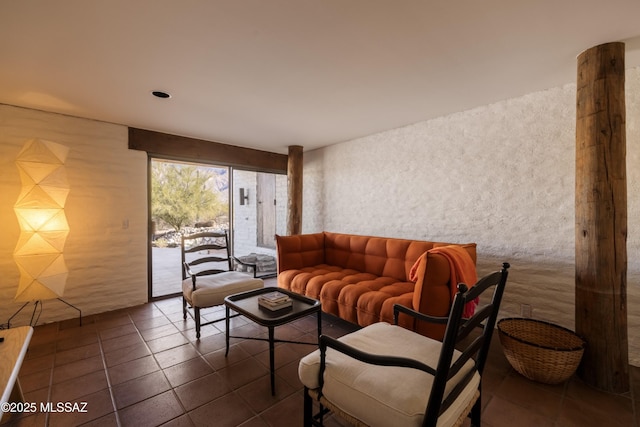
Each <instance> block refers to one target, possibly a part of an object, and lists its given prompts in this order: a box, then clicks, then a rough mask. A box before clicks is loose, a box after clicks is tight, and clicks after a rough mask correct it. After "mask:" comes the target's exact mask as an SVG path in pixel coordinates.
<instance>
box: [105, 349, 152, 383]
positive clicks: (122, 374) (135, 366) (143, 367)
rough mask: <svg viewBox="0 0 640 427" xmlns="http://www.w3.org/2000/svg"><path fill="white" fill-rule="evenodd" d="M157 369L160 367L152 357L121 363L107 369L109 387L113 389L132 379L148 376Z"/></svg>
mask: <svg viewBox="0 0 640 427" xmlns="http://www.w3.org/2000/svg"><path fill="white" fill-rule="evenodd" d="M159 369H160V367H159V366H158V364H157V363H156V360H155V359H154V358H153V356H146V357H141V358H139V359H135V360H132V361H130V362H125V363H121V364H119V365H116V366H114V367H111V368H109V378H110V379H111V386H112V387H113V386H115V385H116V384H120V383H123V382H125V381H129V380H131V379H133V378H138V377H141V376H143V375H147V374H150V373H151V372H155V371H157V370H159Z"/></svg>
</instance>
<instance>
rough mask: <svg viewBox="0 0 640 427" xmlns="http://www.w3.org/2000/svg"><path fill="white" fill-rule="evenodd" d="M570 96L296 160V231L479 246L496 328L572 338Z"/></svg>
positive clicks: (638, 122) (632, 166)
mask: <svg viewBox="0 0 640 427" xmlns="http://www.w3.org/2000/svg"><path fill="white" fill-rule="evenodd" d="M575 91H576V88H575V84H567V85H565V86H562V87H558V88H553V89H550V90H546V91H543V92H538V93H532V94H528V95H526V96H522V97H520V98H515V99H510V100H505V101H503V102H498V103H495V104H492V105H487V106H483V107H480V108H476V109H473V110H470V111H465V112H460V113H456V114H452V115H450V116H446V117H441V118H438V119H435V120H429V121H424V122H421V123H416V124H413V125H410V126H406V127H403V128H399V129H393V130H389V131H386V132H383V133H379V134H376V135H371V136H368V137H366V138H360V139H357V140H353V141H349V142H345V143H341V144H336V145H333V146H330V147H326V148H323V149H320V150H315V151H310V152H306V153H305V155H304V193H303V197H304V209H303V231H304V232H316V231H321V230H327V231H335V232H346V233H358V234H369V235H380V236H390V237H405V238H413V239H425V240H439V241H448V242H476V243H478V252H479V258H480V259H479V270H480V272H488V271H490V270H493V269H497V268H498V267H499V265H500V262H501V261H510V262H511V264H512V274H511V280H510V282H509V288H508V290H507V294H506V296H505V303H504V306H503V310H502V313H501V314H502V316H509V315H515V316H518V315H520V310H521V305H522V304H530V305H531V306H532V309H533V317H536V318H542V319H546V320H551V321H555V322H557V323H560V324H562V325H565V326H567V327H570V328H573V327H574V285H575V281H574V268H575V267H574V251H575V238H574V226H575V216H574V215H575V208H574V203H575V189H574V186H575ZM626 92H627V94H626V103H627V116H626V118H627V183H628V221H629V223H628V260H629V272H630V274H629V279H628V288H629V292H628V293H629V341H630V353H629V354H630V360H631V361H632V363H634V364H636V365H638V364H640V297H639V294H640V291H639V288H640V281H639V275H638V272H639V271H640V191H639V185H640V69H632V70H628V71H627V76H626Z"/></svg>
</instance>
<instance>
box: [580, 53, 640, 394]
mask: <svg viewBox="0 0 640 427" xmlns="http://www.w3.org/2000/svg"><path fill="white" fill-rule="evenodd" d="M624 51H625V48H624V44H623V43H608V44H603V45H600V46H596V47H593V48H591V49H589V50H587V51H585V52H583V53H582V54H580V56H578V79H577V108H576V113H577V114H576V205H575V207H576V277H575V280H576V295H575V303H576V311H575V314H576V332H577V333H578V334H579V335H580V336H582V337H583V338H584V339H585V340H586V341H587V347H586V351H585V354H584V358H583V360H582V364H581V366H580V369H579V375H580V376H581V377H582V379H583V380H584V381H585V382H586V383H588V384H590V385H592V386H594V387H597V388H599V389H602V390H606V391H609V392H613V393H623V392H626V391H628V390H629V354H628V353H629V350H628V338H627V178H626V160H625V158H626V134H625V118H626V114H625V94H624V79H625V65H624Z"/></svg>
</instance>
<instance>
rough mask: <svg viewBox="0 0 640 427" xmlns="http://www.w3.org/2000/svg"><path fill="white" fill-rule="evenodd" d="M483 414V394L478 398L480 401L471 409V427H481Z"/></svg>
mask: <svg viewBox="0 0 640 427" xmlns="http://www.w3.org/2000/svg"><path fill="white" fill-rule="evenodd" d="M481 414H482V393H480V396H478V400H476V403H475V404H474V405H473V408H471V426H473V427H480V417H481Z"/></svg>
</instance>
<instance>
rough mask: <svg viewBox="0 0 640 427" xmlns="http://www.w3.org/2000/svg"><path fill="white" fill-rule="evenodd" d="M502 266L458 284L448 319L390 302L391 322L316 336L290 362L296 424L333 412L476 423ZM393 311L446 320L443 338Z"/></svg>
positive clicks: (385, 421)
mask: <svg viewBox="0 0 640 427" xmlns="http://www.w3.org/2000/svg"><path fill="white" fill-rule="evenodd" d="M508 268H509V264H508V263H504V264H503V268H502V270H501V271H497V272H495V273H492V274H489V275H487V276H485V277H483V278H482V279H480V280H479V281H478V282H477V283H476V284H475V285H474V286H473V287H472V288H471V289H468V288H467V286H466V285H465V284H459V285H458V292H457V294H456V296H455V298H454V301H453V305H452V307H451V311H450V314H449V317H448V318H447V317H440V318H438V317H431V316H426V315H424V314H421V313H418V312H415V311H413V310H411V309H409V308H407V307H403V306H400V305H396V306H394V316H395V325H390V324H388V323H384V322H381V323H376V324H373V325H370V326H367V327H365V328H363V329H360V330H358V331H355V332H353V333H351V334H348V335H345V336H343V337H341V338H340V339H334V338H331V337H328V336H325V335H323V336H321V337H320V348H319V349H318V350H316V351H315V352H314V353H311V354H309V355H307V356H305V357H304V358H303V359H302V360H301V361H300V365H299V367H298V373H299V376H300V380H301V381H302V383H303V384H304V425H305V426H312V425H315V426H319V425H322V419H323V417H324V416H325V415H326V414H327V413H329V412H333V413H334V414H335V415H337V416H340V417H341V418H344V419H345V420H346V421H347V422H349V423H350V424H352V425H356V426H394V427H400V426H430V427H434V426H436V425H437V426H438V427H444V426H458V425H460V424H462V422H463V421H464V420H465V418H467V416H469V417H470V418H471V423H472V425H474V426H478V427H480V415H481V398H480V393H481V375H482V371H483V368H484V365H485V362H486V358H487V353H488V351H489V344H490V342H491V337H492V334H493V330H494V327H495V323H496V319H497V316H498V310H499V308H500V302H501V300H502V294H503V292H504V288H505V285H506V281H507V275H508ZM489 290H492V291H493V292H492V294H491V292H490V291H489ZM484 292H486V293H487V294H491V298H490V299H487V301H486V302H485V301H483V299H484V298H482V299H481V301H480V306H479V307H478V308H477V310H476V312H475V314H474V315H473V316H472V317H471V318H469V319H464V318H463V317H462V314H463V310H464V306H465V304H466V303H467V302H469V301H473V300H474V299H475V298H476V297H478V296H480V295H481V294H483V293H484ZM400 315H410V316H413V317H414V318H416V319H418V320H419V321H427V322H435V323H441V324H446V332H445V337H444V340H443V341H442V342H440V341H436V340H433V339H431V338H427V337H425V336H423V335H419V334H417V333H415V332H412V331H409V330H407V329H404V328H402V327H400V326H397V323H398V317H399V316H400ZM456 348H457V349H456ZM314 400H315V401H316V402H317V404H314ZM314 408H316V409H315V410H316V413H314Z"/></svg>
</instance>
